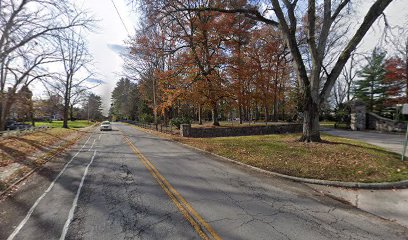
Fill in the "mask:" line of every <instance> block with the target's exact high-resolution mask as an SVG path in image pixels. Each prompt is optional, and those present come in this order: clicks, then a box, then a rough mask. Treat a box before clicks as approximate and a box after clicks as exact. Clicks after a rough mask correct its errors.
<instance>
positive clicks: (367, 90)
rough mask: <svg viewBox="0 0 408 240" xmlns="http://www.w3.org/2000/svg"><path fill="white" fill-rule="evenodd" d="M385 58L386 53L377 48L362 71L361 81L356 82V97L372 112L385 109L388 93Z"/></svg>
mask: <svg viewBox="0 0 408 240" xmlns="http://www.w3.org/2000/svg"><path fill="white" fill-rule="evenodd" d="M385 56H386V53H385V52H384V51H382V50H381V49H379V48H375V49H374V50H373V52H372V54H371V56H370V57H368V58H367V64H366V65H365V66H364V67H363V69H362V70H361V71H360V74H359V76H360V79H359V80H357V81H356V82H355V89H354V95H355V97H356V98H357V99H359V100H361V101H363V102H364V103H366V105H367V107H368V110H369V111H371V112H374V111H375V112H381V110H382V109H383V103H384V100H385V92H386V86H385V82H384V79H385V74H386V70H385Z"/></svg>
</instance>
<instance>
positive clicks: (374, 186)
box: [132, 125, 408, 190]
mask: <svg viewBox="0 0 408 240" xmlns="http://www.w3.org/2000/svg"><path fill="white" fill-rule="evenodd" d="M132 126H135V125H132ZM135 127H138V126H135ZM139 128H140V127H139ZM141 129H143V128H141ZM143 130H145V129H143ZM146 130H147V129H146ZM150 131H153V130H150ZM156 136H157V135H156ZM168 140H170V141H172V142H174V143H177V144H180V145H182V146H184V147H187V148H190V149H192V150H195V151H198V152H201V153H204V154H206V155H210V156H213V157H216V158H218V159H220V160H222V161H224V162H229V163H233V164H236V165H240V166H243V167H246V168H249V169H251V170H254V171H257V172H260V173H263V174H267V175H271V176H275V177H280V178H284V179H288V180H292V181H294V182H301V183H309V184H316V185H324V186H331V187H343V188H354V189H370V190H386V189H404V188H408V180H404V181H399V182H382V183H360V182H341V181H329V180H321V179H313V178H302V177H294V176H289V175H285V174H281V173H277V172H272V171H267V170H264V169H261V168H258V167H254V166H251V165H248V164H245V163H242V162H238V161H236V160H232V159H229V158H226V157H223V156H220V155H218V154H215V153H212V152H208V151H205V150H203V149H199V148H197V147H193V146H190V145H187V144H184V143H181V142H178V141H175V140H173V139H168Z"/></svg>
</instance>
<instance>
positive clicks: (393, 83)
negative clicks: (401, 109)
mask: <svg viewBox="0 0 408 240" xmlns="http://www.w3.org/2000/svg"><path fill="white" fill-rule="evenodd" d="M407 67H408V66H407V63H406V62H405V61H404V60H403V59H400V58H397V57H393V58H390V59H387V60H386V62H385V70H386V74H385V81H384V84H385V85H386V94H387V99H386V105H388V106H391V105H394V104H401V103H408V90H407V89H408V70H407Z"/></svg>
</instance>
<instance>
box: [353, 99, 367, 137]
mask: <svg viewBox="0 0 408 240" xmlns="http://www.w3.org/2000/svg"><path fill="white" fill-rule="evenodd" d="M350 108H351V114H350V115H351V116H350V128H351V130H353V131H364V130H366V126H367V125H366V121H367V117H366V112H367V111H366V106H365V104H364V103H363V102H360V101H353V102H351V103H350Z"/></svg>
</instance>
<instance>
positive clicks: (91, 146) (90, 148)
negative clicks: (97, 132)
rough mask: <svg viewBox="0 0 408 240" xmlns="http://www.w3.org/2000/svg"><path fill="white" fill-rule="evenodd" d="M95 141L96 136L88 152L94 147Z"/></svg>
mask: <svg viewBox="0 0 408 240" xmlns="http://www.w3.org/2000/svg"><path fill="white" fill-rule="evenodd" d="M95 142H96V138H95V139H94V141H93V143H92V145H91V147H90V148H89V149H88V152H89V151H91V149H92V148H93V146H94V145H95Z"/></svg>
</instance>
